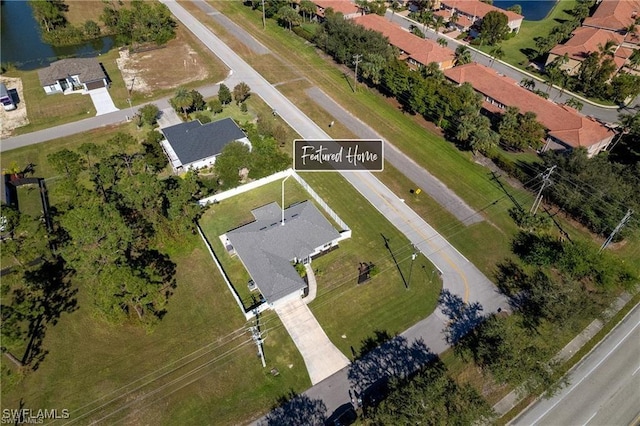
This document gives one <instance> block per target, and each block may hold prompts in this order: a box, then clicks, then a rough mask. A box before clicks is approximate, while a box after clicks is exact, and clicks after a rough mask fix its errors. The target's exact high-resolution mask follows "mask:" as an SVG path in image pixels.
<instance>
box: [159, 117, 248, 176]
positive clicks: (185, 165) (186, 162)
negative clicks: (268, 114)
mask: <svg viewBox="0 0 640 426" xmlns="http://www.w3.org/2000/svg"><path fill="white" fill-rule="evenodd" d="M161 130H162V133H163V134H164V137H165V140H164V141H162V142H161V144H162V147H163V149H164V152H165V153H166V154H167V157H169V162H170V163H171V166H172V167H173V171H174V172H176V173H179V172H182V171H188V170H190V169H200V168H203V167H208V166H211V165H213V164H214V163H215V161H216V160H215V158H216V156H217V155H218V154H220V153H221V152H222V149H223V148H224V147H225V146H226V145H227V144H228V143H230V142H233V141H240V142H243V143H245V144H247V145H248V146H249V149H251V143H250V142H249V139H248V138H247V136H246V135H245V134H244V132H243V131H242V129H240V127H238V125H237V124H236V122H235V121H233V119H231V118H224V119H222V120H218V121H214V122H211V123H207V124H202V123H201V122H200V121H199V120H195V121H188V122H186V123H180V124H176V125H174V126H170V127H165V128H164V129H161Z"/></svg>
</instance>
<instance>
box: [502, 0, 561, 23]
mask: <svg viewBox="0 0 640 426" xmlns="http://www.w3.org/2000/svg"><path fill="white" fill-rule="evenodd" d="M514 4H519V5H520V6H522V14H523V15H524V19H526V20H527V21H539V20H541V19H544V17H545V16H547V14H548V13H549V11H550V10H551V8H553V5H555V4H556V1H555V0H521V1H518V0H495V1H494V2H493V5H494V6H495V7H499V8H500V9H506V8H508V7H509V6H513V5H514Z"/></svg>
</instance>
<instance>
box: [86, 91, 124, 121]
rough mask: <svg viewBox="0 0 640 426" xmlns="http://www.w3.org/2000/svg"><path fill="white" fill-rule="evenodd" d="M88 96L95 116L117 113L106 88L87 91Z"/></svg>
mask: <svg viewBox="0 0 640 426" xmlns="http://www.w3.org/2000/svg"><path fill="white" fill-rule="evenodd" d="M89 96H91V101H92V102H93V106H95V107H96V115H102V114H108V113H110V112H114V111H118V108H116V106H115V105H114V104H113V100H112V99H111V95H110V94H109V91H108V90H107V88H106V87H101V88H99V89H93V90H89Z"/></svg>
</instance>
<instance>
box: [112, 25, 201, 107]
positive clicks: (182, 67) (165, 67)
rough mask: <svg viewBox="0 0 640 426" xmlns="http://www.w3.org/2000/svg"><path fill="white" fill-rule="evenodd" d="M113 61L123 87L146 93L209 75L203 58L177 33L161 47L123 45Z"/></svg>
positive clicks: (149, 94)
mask: <svg viewBox="0 0 640 426" xmlns="http://www.w3.org/2000/svg"><path fill="white" fill-rule="evenodd" d="M116 62H117V63H118V68H119V69H120V72H121V73H122V78H123V80H124V82H125V85H126V87H127V89H128V90H131V91H133V92H137V93H144V94H146V95H148V96H151V94H152V93H153V92H154V91H156V90H162V89H172V88H175V87H178V86H181V85H183V84H187V83H190V82H193V81H202V80H205V79H206V78H208V77H209V70H208V69H207V64H206V62H205V61H204V60H202V58H200V57H199V55H198V52H196V51H195V50H194V49H192V48H191V46H189V44H188V43H187V42H186V40H185V39H184V38H183V37H182V36H181V35H180V33H178V37H177V38H176V39H175V40H172V41H171V42H169V43H168V44H167V45H166V46H163V47H155V46H154V47H151V48H150V49H149V50H143V51H138V52H129V50H127V49H123V50H121V51H120V58H118V59H117V60H116Z"/></svg>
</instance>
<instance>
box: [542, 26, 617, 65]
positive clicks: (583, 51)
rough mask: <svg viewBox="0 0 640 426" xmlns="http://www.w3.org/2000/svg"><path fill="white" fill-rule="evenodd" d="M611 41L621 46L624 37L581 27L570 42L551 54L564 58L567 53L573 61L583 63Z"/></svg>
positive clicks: (559, 46) (561, 45)
mask: <svg viewBox="0 0 640 426" xmlns="http://www.w3.org/2000/svg"><path fill="white" fill-rule="evenodd" d="M609 40H612V41H613V42H615V44H616V46H619V45H620V44H621V43H622V41H623V40H624V36H622V35H620V34H618V33H614V32H611V31H607V30H602V29H599V28H591V27H580V28H577V29H576V30H575V31H574V32H573V35H572V37H571V38H570V39H569V40H567V41H566V42H565V43H564V44H559V45H557V46H556V47H554V48H553V49H551V51H550V52H549V53H553V54H555V55H558V56H563V55H564V54H565V53H566V54H568V55H569V58H571V59H575V60H576V61H583V60H584V59H585V58H586V57H587V56H589V54H590V53H591V52H597V51H598V49H599V48H600V46H604V45H605V44H607V41H609Z"/></svg>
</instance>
